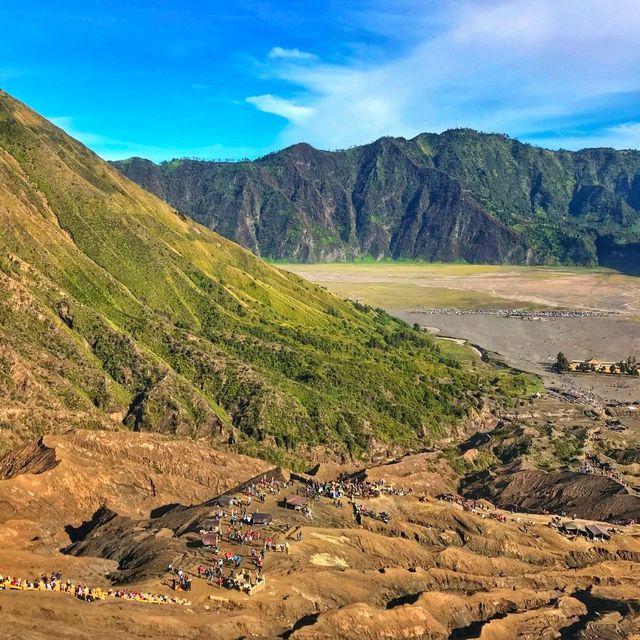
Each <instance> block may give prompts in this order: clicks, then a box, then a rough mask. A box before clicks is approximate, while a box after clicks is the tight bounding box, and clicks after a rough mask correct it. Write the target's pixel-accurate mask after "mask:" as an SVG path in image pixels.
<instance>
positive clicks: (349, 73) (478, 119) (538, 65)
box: [248, 0, 640, 148]
mask: <svg viewBox="0 0 640 640" xmlns="http://www.w3.org/2000/svg"><path fill="white" fill-rule="evenodd" d="M411 10H412V11H413V14H412V17H413V18H414V19H413V20H411V21H407V22H406V23H403V22H397V25H396V26H397V27H398V28H399V29H401V28H402V25H403V24H404V25H405V26H404V28H405V29H406V33H405V34H403V33H397V34H396V37H397V38H398V39H401V38H402V37H403V35H404V36H405V40H406V42H408V43H409V46H408V48H406V49H404V50H403V51H404V53H402V54H400V55H396V56H393V55H392V54H393V52H389V55H387V57H386V59H384V61H383V62H379V59H380V58H379V56H376V58H375V60H376V61H375V62H373V61H371V60H369V59H366V58H365V57H361V58H359V59H355V60H348V61H346V62H345V63H343V64H327V63H325V62H323V61H322V60H320V59H319V58H315V59H314V60H308V59H304V60H296V59H295V57H293V56H291V57H288V58H287V59H285V60H279V59H278V56H273V55H272V54H270V55H269V58H270V60H271V62H270V67H269V71H270V74H271V77H272V78H274V79H276V80H279V81H284V82H286V83H287V84H289V85H290V87H291V89H292V91H293V92H295V93H296V95H297V96H298V99H299V100H300V101H302V102H304V105H305V106H304V107H300V106H298V105H297V104H294V103H292V102H291V101H290V100H289V99H288V98H287V97H286V96H287V92H282V96H275V95H268V96H255V97H253V98H249V99H248V101H249V102H250V103H251V104H253V105H254V106H256V107H257V108H258V109H260V110H262V111H268V112H270V113H277V114H278V115H280V116H282V117H284V118H287V119H288V120H289V123H288V125H287V126H286V127H285V129H284V131H283V132H282V135H281V137H280V140H279V141H278V144H281V145H283V144H290V143H293V142H298V141H301V140H305V141H308V142H310V143H312V144H314V145H316V146H320V147H324V148H336V147H344V146H349V145H351V144H357V143H363V142H367V141H369V140H372V139H374V138H377V137H379V136H382V135H404V136H412V135H415V134H417V133H418V132H420V131H442V130H444V129H446V128H450V127H455V126H470V127H474V128H477V129H481V130H486V131H498V132H506V133H510V134H511V135H525V134H531V135H534V134H536V133H537V132H542V131H551V130H557V129H560V128H561V126H564V125H562V123H566V122H572V124H573V125H574V126H575V125H577V124H584V123H585V122H586V120H588V119H589V118H591V121H594V119H595V120H597V118H598V117H601V118H602V121H603V122H606V121H607V119H608V118H616V117H617V118H618V119H620V117H621V116H620V114H617V113H616V112H615V109H616V107H617V106H618V105H619V104H620V102H621V101H624V100H627V101H628V100H629V99H630V98H628V97H627V98H625V97H624V96H625V94H626V95H627V96H630V95H633V94H634V93H636V92H637V93H640V74H639V73H638V72H637V70H638V69H639V68H640V47H639V46H638V44H637V34H638V32H640V2H637V0H609V2H607V3H603V2H601V0H563V1H562V2H557V0H486V1H484V2H481V3H480V2H477V1H475V0H474V1H472V0H462V1H461V2H455V3H435V4H433V3H422V2H416V3H415V4H414V5H413V6H412V9H411ZM437 12H439V13H438V16H437V20H435V18H434V13H437ZM368 21H369V24H370V25H375V24H376V23H378V24H380V25H382V24H383V22H384V20H383V19H382V18H381V19H380V20H378V21H376V20H375V19H374V18H372V17H371V16H369V18H368ZM416 25H418V27H416ZM429 25H431V26H429ZM434 25H435V26H434ZM380 29H381V31H382V30H383V27H382V26H381V27H380ZM387 35H388V34H387ZM274 50H275V49H274ZM274 50H272V53H273V51H274ZM283 51H284V50H283ZM281 57H283V56H281ZM596 111H599V113H600V115H599V116H598V115H597V114H596V115H594V113H595V112H596ZM607 111H608V113H607ZM623 117H624V116H623ZM625 126H627V125H621V127H618V128H617V129H616V128H611V129H610V130H608V131H603V132H602V139H603V140H605V139H608V140H612V141H619V142H620V143H621V144H625V143H624V141H625V140H630V141H632V142H633V141H634V140H636V138H635V137H634V135H633V132H634V131H635V129H627V130H625V129H624V127H625ZM629 126H631V127H633V126H635V125H629ZM592 137H593V136H592ZM576 138H584V141H585V143H586V144H589V139H590V138H589V136H588V135H586V134H584V135H579V136H577V137H576ZM566 139H568V138H567V137H566V136H565V137H564V138H562V137H561V136H558V139H557V141H556V142H555V144H556V146H557V145H560V144H565V142H566ZM549 142H550V144H552V145H553V144H554V143H552V142H551V141H549ZM572 143H573V144H574V146H575V145H576V144H578V146H579V143H578V140H577V139H575V140H572ZM634 144H635V143H634Z"/></svg>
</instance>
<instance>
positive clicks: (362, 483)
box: [297, 478, 411, 506]
mask: <svg viewBox="0 0 640 640" xmlns="http://www.w3.org/2000/svg"><path fill="white" fill-rule="evenodd" d="M297 493H298V494H299V495H303V496H305V497H307V498H310V499H312V500H317V499H319V498H320V497H325V498H330V499H331V500H333V501H334V504H335V506H342V505H341V503H340V499H341V498H342V497H347V498H350V499H352V500H353V499H354V498H377V497H379V496H381V495H396V496H403V495H404V494H405V491H404V489H403V488H402V487H395V486H394V485H388V484H385V481H384V480H375V481H374V482H369V481H367V480H357V479H353V478H349V479H343V480H332V481H330V482H318V481H316V480H311V481H308V482H307V484H306V485H305V486H304V487H303V488H300V489H298V491H297ZM408 493H411V490H409V492H408Z"/></svg>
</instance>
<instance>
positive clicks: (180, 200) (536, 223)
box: [115, 129, 640, 271]
mask: <svg viewBox="0 0 640 640" xmlns="http://www.w3.org/2000/svg"><path fill="white" fill-rule="evenodd" d="M115 166H116V167H117V168H118V169H119V170H120V171H122V172H123V173H124V174H125V175H127V176H128V177H129V178H131V179H132V180H134V181H136V182H138V183H139V184H141V185H142V186H144V187H145V188H147V189H149V190H150V191H152V192H153V193H155V194H156V195H158V196H160V197H162V198H163V199H165V200H166V201H168V202H170V203H171V204H172V205H174V206H175V207H176V208H177V209H178V210H179V211H181V212H183V213H185V214H187V215H189V216H190V217H192V218H194V219H195V220H197V221H198V222H201V223H202V224H204V225H206V226H208V227H209V228H211V229H214V230H216V231H218V232H219V233H221V234H223V235H225V236H226V237H229V238H232V239H234V240H236V241H237V242H239V243H240V244H242V245H244V246H245V247H248V248H249V249H251V250H252V251H253V252H254V253H256V254H257V255H262V256H265V257H269V258H274V259H281V258H284V259H293V260H301V261H316V260H327V261H331V260H343V259H353V258H358V257H361V256H364V255H370V256H374V257H376V258H381V257H392V258H401V259H426V260H444V261H455V260H465V261H468V262H477V263H485V262H488V263H527V262H536V263H548V264H554V263H566V264H577V265H596V264H603V265H606V266H614V267H617V268H622V269H628V270H631V271H634V270H638V269H640V152H637V151H614V150H612V149H588V150H584V151H580V152H577V153H572V152H568V151H558V152H554V151H548V150H545V149H541V148H538V147H534V146H531V145H526V144H522V143H520V142H518V141H517V140H513V139H510V138H508V137H505V136H501V135H488V134H481V133H478V132H476V131H472V130H469V129H456V130H452V131H446V132H445V133H443V134H440V135H436V134H421V135H419V136H417V137H416V138H413V139H411V140H405V139H403V138H382V139H380V140H378V141H376V142H373V143H371V144H369V145H365V146H362V147H355V148H353V149H349V150H346V151H336V152H326V151H319V150H317V149H313V148H312V147H310V146H309V145H305V144H299V145H295V146H293V147H289V148H287V149H284V150H283V151H280V152H277V153H273V154H270V155H268V156H265V157H264V158H260V159H259V160H256V161H255V162H239V163H219V162H206V161H196V160H174V161H172V162H167V163H162V164H160V165H156V164H154V163H152V162H149V161H147V160H142V159H140V158H131V159H129V160H125V161H121V162H117V163H115Z"/></svg>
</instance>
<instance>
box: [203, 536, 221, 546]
mask: <svg viewBox="0 0 640 640" xmlns="http://www.w3.org/2000/svg"><path fill="white" fill-rule="evenodd" d="M202 544H203V545H204V546H205V547H217V546H218V534H217V533H205V534H204V535H203V536H202Z"/></svg>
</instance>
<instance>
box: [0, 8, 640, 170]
mask: <svg viewBox="0 0 640 640" xmlns="http://www.w3.org/2000/svg"><path fill="white" fill-rule="evenodd" d="M0 20H1V23H2V38H1V39H0V87H2V88H3V89H5V90H6V91H8V92H9V93H11V94H13V95H14V96H16V97H17V98H19V99H21V100H23V101H24V102H26V103H27V104H29V105H30V106H31V107H33V108H34V109H36V110H37V111H38V112H40V113H42V114H43V115H45V116H46V117H48V118H51V119H52V120H53V121H54V122H55V123H56V124H58V125H59V126H61V127H62V128H64V129H65V130H67V131H68V132H69V133H71V134H72V135H74V136H75V137H76V138H78V139H80V140H81V141H82V142H84V143H85V144H87V145H88V146H90V147H91V148H92V149H94V150H95V151H96V152H97V153H99V154H100V155H102V156H103V157H105V158H108V159H115V158H124V157H128V156H131V155H140V156H145V157H149V158H152V159H154V160H163V159H170V158H173V157H182V156H196V157H205V158H234V159H237V158H241V157H245V156H246V157H256V156H258V155H261V154H263V153H266V152H268V151H271V150H274V149H277V148H281V147H283V146H286V145H288V144H292V143H295V142H299V141H306V142H309V143H311V144H313V145H314V146H317V147H320V148H325V149H335V148H343V147H347V146H350V145H353V144H361V143H365V142H368V141H370V140H373V139H375V138H377V137H379V136H382V135H401V136H407V137H409V136H413V135H416V134H417V133H419V132H421V131H437V132H439V131H442V130H444V129H447V128H450V127H456V126H469V127H473V128H477V129H481V130H484V131H495V132H501V133H508V134H510V135H512V136H514V137H518V138H520V139H523V140H526V141H529V142H533V143H536V144H540V145H543V146H547V147H550V148H558V147H564V148H569V149H576V148H581V147H585V146H613V147H616V148H638V147H640V72H639V71H638V70H639V69H640V38H639V37H638V34H639V33H640V2H639V1H638V0H607V2H603V1H602V0H597V1H596V0H580V1H578V0H554V1H551V0H526V1H525V0H511V1H508V0H450V1H443V0H422V1H417V0H394V1H382V0H366V1H365V0H343V1H342V2H334V1H333V0H326V1H325V2H322V1H321V0H315V1H307V0H272V1H267V2H259V1H258V0H233V1H229V2H216V1H213V0H210V1H208V2H206V1H204V0H197V1H195V0H191V1H189V0H153V1H140V0H128V1H123V0H109V1H104V2H97V1H95V0H84V1H83V2H77V1H73V2H72V1H69V0H58V1H56V2H50V1H46V2H45V1H41V0H32V1H30V2H25V1H24V0H22V1H21V2H17V1H15V0H3V1H2V3H1V5H0Z"/></svg>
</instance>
